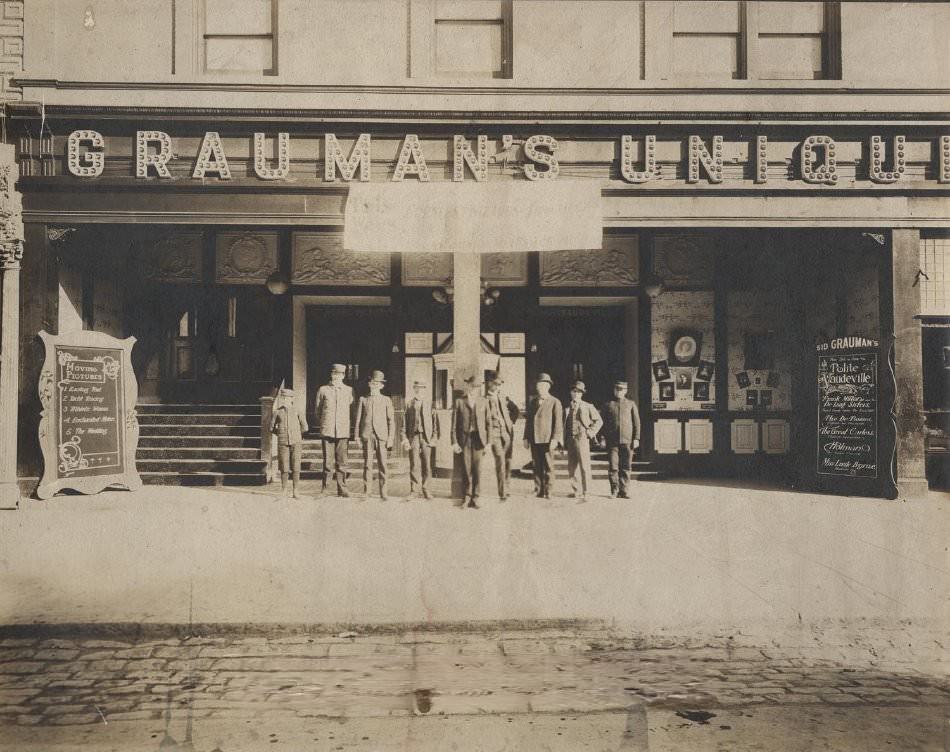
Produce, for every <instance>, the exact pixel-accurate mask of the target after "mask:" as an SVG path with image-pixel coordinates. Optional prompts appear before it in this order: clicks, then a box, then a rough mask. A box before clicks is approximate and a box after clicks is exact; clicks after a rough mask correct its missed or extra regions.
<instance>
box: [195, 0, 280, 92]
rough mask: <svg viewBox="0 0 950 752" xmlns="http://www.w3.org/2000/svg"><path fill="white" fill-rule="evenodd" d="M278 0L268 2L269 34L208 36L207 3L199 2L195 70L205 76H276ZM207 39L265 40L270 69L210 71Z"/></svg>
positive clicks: (204, 0) (205, 0)
mask: <svg viewBox="0 0 950 752" xmlns="http://www.w3.org/2000/svg"><path fill="white" fill-rule="evenodd" d="M279 1H280V0H270V17H271V18H270V24H271V25H270V33H269V34H257V33H248V34H209V33H207V23H208V2H207V0H201V2H200V4H199V7H198V18H197V21H198V29H197V32H198V33H197V37H198V50H197V52H198V55H197V58H198V59H197V61H196V68H197V70H198V71H200V72H201V74H202V75H205V76H268V77H271V76H276V75H278V71H279V68H278V59H279V58H278V50H277V42H278V33H279V29H278V18H279V15H280V14H279V10H278V3H279ZM209 39H267V40H270V43H271V67H270V68H266V69H264V70H262V71H257V70H211V69H209V68H208V40H209Z"/></svg>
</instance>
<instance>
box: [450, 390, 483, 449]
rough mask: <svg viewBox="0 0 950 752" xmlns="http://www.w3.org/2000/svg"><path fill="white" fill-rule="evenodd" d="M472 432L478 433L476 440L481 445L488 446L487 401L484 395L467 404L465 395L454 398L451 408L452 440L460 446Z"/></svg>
mask: <svg viewBox="0 0 950 752" xmlns="http://www.w3.org/2000/svg"><path fill="white" fill-rule="evenodd" d="M473 432H475V433H477V434H478V440H479V441H480V442H481V445H482V446H483V447H484V446H488V401H487V400H486V399H485V398H484V397H476V399H475V404H474V405H469V404H468V399H467V398H466V397H462V398H460V399H457V400H455V409H453V410H452V441H454V442H455V443H456V444H458V445H459V446H462V444H463V443H464V442H465V441H466V437H467V436H469V435H471V434H472V433H473Z"/></svg>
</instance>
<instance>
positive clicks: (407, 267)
mask: <svg viewBox="0 0 950 752" xmlns="http://www.w3.org/2000/svg"><path fill="white" fill-rule="evenodd" d="M402 283H403V284H404V285H406V286H407V287H439V286H442V285H450V284H452V254H451V253H404V254H403V255H402Z"/></svg>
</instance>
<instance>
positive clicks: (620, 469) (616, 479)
mask: <svg viewBox="0 0 950 752" xmlns="http://www.w3.org/2000/svg"><path fill="white" fill-rule="evenodd" d="M632 459H633V449H632V447H630V445H629V444H611V445H609V446H608V447H607V472H608V477H609V478H610V490H611V491H613V492H614V493H616V492H618V491H619V492H620V493H621V494H623V493H626V491H627V484H628V483H629V482H630V462H631V460H632Z"/></svg>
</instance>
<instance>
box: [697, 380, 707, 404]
mask: <svg viewBox="0 0 950 752" xmlns="http://www.w3.org/2000/svg"><path fill="white" fill-rule="evenodd" d="M693 399H694V400H696V401H697V402H706V401H707V400H708V399H709V382H708V381H696V382H695V383H694V384H693Z"/></svg>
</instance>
